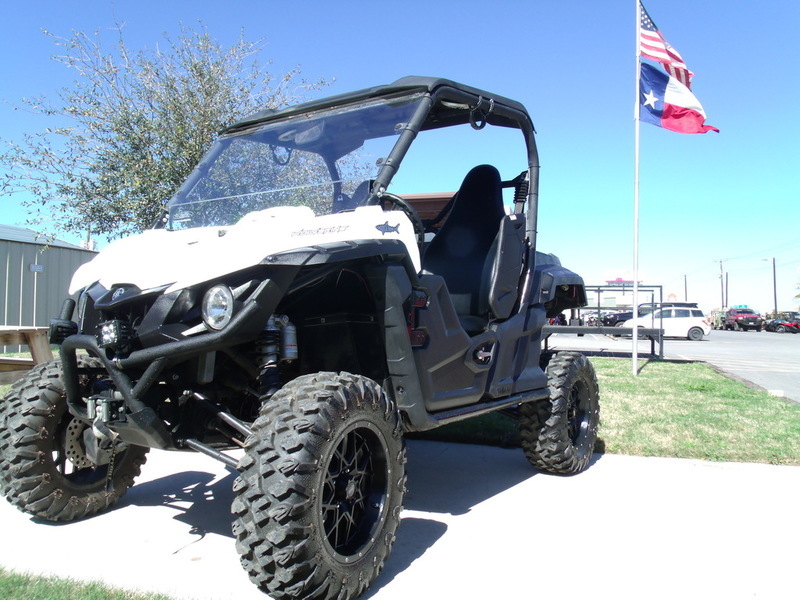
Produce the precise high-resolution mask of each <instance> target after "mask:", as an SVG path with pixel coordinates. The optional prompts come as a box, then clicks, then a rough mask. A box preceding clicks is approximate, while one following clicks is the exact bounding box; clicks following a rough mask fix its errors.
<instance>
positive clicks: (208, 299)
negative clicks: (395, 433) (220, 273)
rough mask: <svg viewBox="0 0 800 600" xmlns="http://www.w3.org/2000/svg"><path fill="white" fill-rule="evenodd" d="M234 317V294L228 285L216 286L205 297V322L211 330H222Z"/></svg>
mask: <svg viewBox="0 0 800 600" xmlns="http://www.w3.org/2000/svg"><path fill="white" fill-rule="evenodd" d="M231 317H233V292H231V288H229V287H228V286H227V285H215V286H214V287H212V288H210V289H209V290H208V291H207V292H206V295H205V296H203V321H204V322H205V324H206V325H208V326H209V327H210V328H211V329H217V330H219V329H222V328H223V327H225V326H226V325H227V324H228V323H230V320H231Z"/></svg>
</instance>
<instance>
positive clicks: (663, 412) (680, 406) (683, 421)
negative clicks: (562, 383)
mask: <svg viewBox="0 0 800 600" xmlns="http://www.w3.org/2000/svg"><path fill="white" fill-rule="evenodd" d="M591 362H592V364H593V365H594V367H595V370H596V371H597V378H598V381H599V383H600V429H599V439H598V443H597V446H596V447H595V449H596V450H597V451H599V452H608V453H611V454H629V455H636V456H667V457H676V458H697V459H702V460H711V461H731V462H758V463H772V464H783V465H800V404H797V403H794V402H791V401H787V400H783V399H781V398H775V397H773V396H770V395H769V394H767V393H766V392H761V391H757V390H753V389H750V388H748V387H747V386H745V385H744V384H742V383H740V382H737V381H733V380H731V379H728V378H727V377H725V376H724V375H721V374H719V373H717V372H716V371H714V370H713V369H711V368H709V367H707V366H706V365H704V364H702V363H679V362H669V361H646V362H644V363H643V364H642V367H641V370H640V373H639V375H638V376H637V377H634V376H633V375H632V374H631V369H630V364H631V363H630V359H618V358H592V359H591ZM424 437H425V438H426V439H438V440H449V441H456V442H465V443H481V444H491V445H500V446H508V447H516V446H519V435H518V433H517V425H516V422H515V420H514V419H513V418H511V417H509V416H506V415H504V414H492V415H487V416H485V417H481V418H479V419H472V420H469V421H464V422H461V423H454V424H453V425H448V426H446V427H441V428H439V429H436V430H434V431H431V432H426V433H425V435H424Z"/></svg>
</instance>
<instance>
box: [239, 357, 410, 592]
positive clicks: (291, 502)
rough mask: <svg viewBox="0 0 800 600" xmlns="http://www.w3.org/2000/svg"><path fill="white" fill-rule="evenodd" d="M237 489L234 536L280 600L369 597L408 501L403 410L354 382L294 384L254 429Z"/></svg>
mask: <svg viewBox="0 0 800 600" xmlns="http://www.w3.org/2000/svg"><path fill="white" fill-rule="evenodd" d="M245 450H246V454H245V455H244V457H243V458H242V459H241V461H240V463H239V469H240V471H241V473H240V475H239V477H238V478H237V479H236V483H235V484H234V491H235V492H236V494H237V497H236V499H235V501H234V503H233V507H232V510H233V513H234V514H235V516H236V519H235V522H234V524H233V532H234V535H235V536H236V548H237V550H238V551H239V554H240V558H241V562H242V566H243V567H244V569H245V570H246V571H247V573H248V575H249V576H250V579H251V580H252V581H253V582H254V583H255V584H256V585H258V587H259V588H261V590H262V591H264V592H266V593H267V594H269V595H270V597H272V598H275V600H282V599H289V598H291V599H292V600H309V599H317V598H320V599H321V598H337V599H341V600H347V599H349V598H355V597H356V596H358V595H359V594H361V593H362V592H363V591H364V590H365V589H366V588H367V587H368V586H369V584H370V583H371V582H372V581H373V580H374V579H375V578H376V577H377V576H378V574H379V573H380V571H381V569H382V568H383V565H384V562H385V561H386V558H387V557H388V555H389V552H390V551H391V548H392V545H393V544H394V540H395V531H396V529H397V527H398V525H399V522H400V512H401V510H402V500H403V495H404V493H405V461H406V454H405V446H404V443H403V437H402V428H401V422H400V416H399V413H398V411H397V410H396V408H395V406H394V403H393V402H392V401H391V400H390V399H389V398H387V396H386V394H385V393H384V392H383V390H382V388H381V387H380V386H379V385H378V384H377V383H375V382H374V381H372V380H370V379H367V378H365V377H361V376H358V375H351V374H349V373H318V374H315V375H305V376H302V377H299V378H297V379H295V380H294V381H292V382H290V383H289V384H287V385H286V386H284V387H283V388H282V389H281V390H280V391H279V392H277V393H276V394H275V395H274V396H273V397H272V398H271V399H270V400H269V402H268V403H267V404H265V405H264V406H263V407H262V409H261V413H260V415H259V417H258V418H257V419H256V421H255V422H254V423H253V435H252V436H251V437H250V438H248V441H247V444H246V448H245Z"/></svg>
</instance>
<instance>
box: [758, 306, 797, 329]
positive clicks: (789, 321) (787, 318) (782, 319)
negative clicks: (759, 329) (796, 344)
mask: <svg viewBox="0 0 800 600" xmlns="http://www.w3.org/2000/svg"><path fill="white" fill-rule="evenodd" d="M764 329H766V330H767V331H774V332H776V333H800V315H798V313H796V312H794V311H790V312H786V313H778V314H777V315H775V318H774V319H770V320H769V321H766V322H765V323H764Z"/></svg>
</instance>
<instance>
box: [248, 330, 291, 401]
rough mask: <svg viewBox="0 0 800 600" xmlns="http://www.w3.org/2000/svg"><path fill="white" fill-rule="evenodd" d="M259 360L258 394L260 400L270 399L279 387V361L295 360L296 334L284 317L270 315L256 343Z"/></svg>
mask: <svg viewBox="0 0 800 600" xmlns="http://www.w3.org/2000/svg"><path fill="white" fill-rule="evenodd" d="M256 351H257V352H258V357H259V358H258V359H259V372H258V392H259V394H260V395H261V397H262V398H270V397H271V396H272V395H273V394H274V393H275V392H277V391H278V389H280V387H281V378H280V369H279V368H278V365H279V363H280V361H281V360H283V361H291V360H294V359H295V358H297V332H296V329H295V327H294V325H292V324H291V323H290V322H289V317H287V316H285V315H272V316H271V317H270V318H269V320H268V321H267V326H266V327H265V328H264V331H263V332H262V334H261V337H260V338H259V339H258V341H257V342H256Z"/></svg>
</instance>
